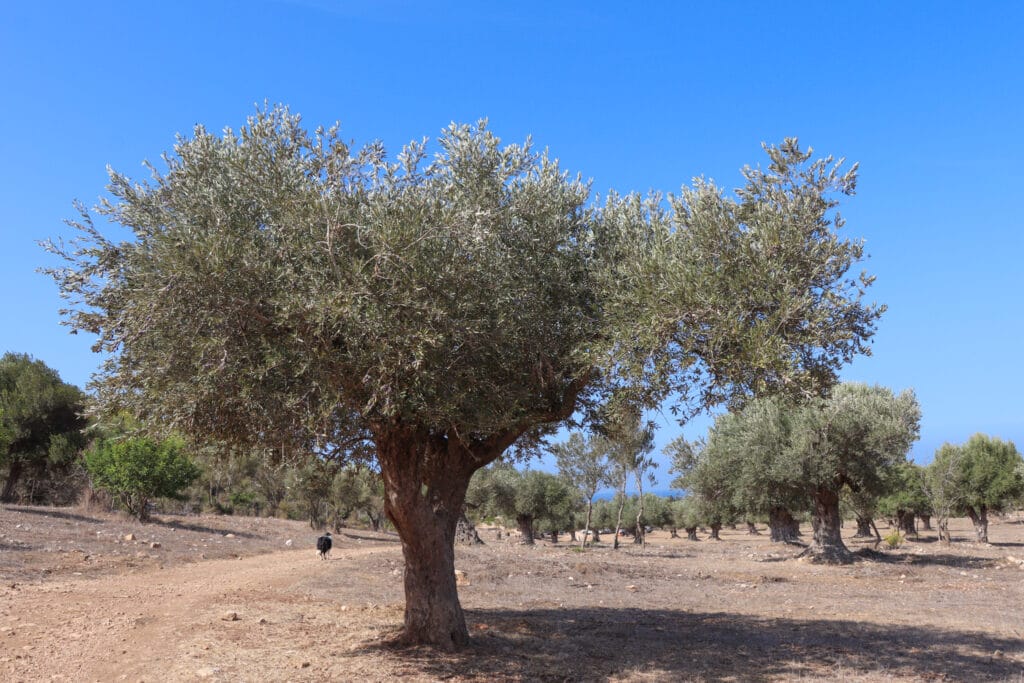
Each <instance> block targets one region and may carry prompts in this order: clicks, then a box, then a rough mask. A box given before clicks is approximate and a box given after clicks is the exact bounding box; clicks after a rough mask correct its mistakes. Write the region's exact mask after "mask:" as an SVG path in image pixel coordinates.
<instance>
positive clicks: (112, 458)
mask: <svg viewBox="0 0 1024 683" xmlns="http://www.w3.org/2000/svg"><path fill="white" fill-rule="evenodd" d="M84 459H85V467H86V469H87V470H88V471H89V476H90V477H92V481H93V485H94V486H96V487H97V488H101V489H104V490H106V491H108V492H109V493H110V494H111V496H113V497H114V498H115V499H117V500H119V501H120V502H121V504H122V505H124V507H125V509H126V510H128V512H129V513H130V514H132V515H133V516H135V517H137V518H138V519H139V520H140V521H143V522H145V521H147V520H148V519H149V504H150V502H151V501H152V500H153V499H155V498H180V497H181V494H182V491H183V490H184V489H185V488H186V487H187V486H188V485H189V484H191V483H192V482H193V481H195V480H196V478H197V477H198V476H199V474H200V471H199V467H198V466H197V465H196V464H195V463H194V462H192V460H191V459H190V458H189V457H188V453H187V451H186V448H185V443H184V442H183V441H182V440H181V439H179V438H174V437H171V438H167V439H162V440H160V441H156V440H154V439H150V438H147V437H144V436H125V437H121V438H109V439H99V440H97V441H95V442H93V443H92V444H91V445H90V446H89V448H88V450H86V452H85V456H84Z"/></svg>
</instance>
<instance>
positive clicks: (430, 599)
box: [375, 429, 486, 650]
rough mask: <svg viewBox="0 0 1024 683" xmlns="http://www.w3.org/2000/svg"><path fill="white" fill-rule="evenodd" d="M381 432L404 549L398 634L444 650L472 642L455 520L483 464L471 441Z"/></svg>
mask: <svg viewBox="0 0 1024 683" xmlns="http://www.w3.org/2000/svg"><path fill="white" fill-rule="evenodd" d="M375 440H376V444H377V457H378V460H379V462H380V466H381V474H382V475H383V478H384V490H385V512H386V513H387V516H388V518H389V519H390V520H391V523H392V524H394V525H395V529H396V530H397V531H398V536H399V538H400V539H401V541H402V555H403V556H404V557H405V622H404V627H403V630H402V634H401V637H400V641H401V642H403V643H407V644H429V645H433V646H435V647H438V648H440V649H443V650H455V649H458V648H460V647H463V646H465V645H468V644H469V631H468V629H467V628H466V618H465V616H464V615H463V613H462V606H461V605H460V604H459V595H458V590H457V589H456V587H455V527H456V525H457V523H458V520H459V517H460V516H461V514H462V510H463V504H464V502H465V498H466V489H467V488H468V487H469V479H470V477H471V476H472V474H473V472H474V470H476V469H477V468H478V467H480V466H482V465H479V464H478V463H479V462H480V461H479V460H476V459H475V458H474V457H473V456H472V454H471V453H470V452H469V451H468V450H467V449H465V448H462V447H459V446H457V445H453V444H451V443H448V442H446V441H445V440H442V439H440V438H438V437H434V436H431V435H429V434H423V433H419V432H415V431H413V430H401V429H394V430H392V431H386V432H383V433H381V432H378V433H376V434H375ZM485 464H486V463H485Z"/></svg>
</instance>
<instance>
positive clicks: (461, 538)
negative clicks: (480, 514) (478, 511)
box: [374, 511, 484, 545]
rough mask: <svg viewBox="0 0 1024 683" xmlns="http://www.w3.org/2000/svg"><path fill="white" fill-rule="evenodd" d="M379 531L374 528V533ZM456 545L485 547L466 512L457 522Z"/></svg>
mask: <svg viewBox="0 0 1024 683" xmlns="http://www.w3.org/2000/svg"><path fill="white" fill-rule="evenodd" d="M376 530H377V529H376V528H374V531H376ZM455 543H456V544H458V545H483V544H484V542H483V539H481V538H480V534H478V533H477V532H476V525H475V524H473V522H471V521H469V517H466V513H465V511H463V513H462V514H461V515H459V519H458V520H457V521H456V522H455Z"/></svg>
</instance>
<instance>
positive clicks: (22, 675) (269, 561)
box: [0, 546, 394, 681]
mask: <svg viewBox="0 0 1024 683" xmlns="http://www.w3.org/2000/svg"><path fill="white" fill-rule="evenodd" d="M382 552H384V553H387V552H392V553H393V552H394V549H393V548H391V547H381V546H376V547H367V548H349V549H346V550H345V551H344V553H339V552H338V551H337V550H336V551H335V554H334V556H333V558H332V560H331V561H329V562H322V561H319V560H316V559H313V557H312V555H313V554H312V553H311V552H310V551H308V550H303V551H286V552H277V553H272V554H268V555H261V556H257V557H248V558H244V559H240V560H215V561H208V562H202V563H198V564H191V565H186V566H180V567H175V568H171V569H165V570H161V569H155V570H147V571H143V572H137V573H131V574H125V575H123V576H121V577H119V578H108V579H107V580H88V579H76V580H71V581H63V582H59V583H48V584H39V585H32V586H26V587H20V586H19V587H15V588H11V587H9V586H8V587H5V588H4V589H3V592H2V594H0V605H2V612H0V679H3V680H5V681H22V680H23V681H37V680H68V681H115V680H129V681H161V680H168V679H174V680H190V679H204V678H205V679H224V680H260V679H263V678H264V675H261V674H265V673H266V672H267V671H274V670H277V671H278V672H279V673H280V674H281V675H280V677H279V679H283V678H287V676H288V674H287V670H288V669H293V670H295V671H296V673H297V674H298V675H299V676H300V677H304V676H302V674H303V673H309V674H312V673H313V671H311V670H310V669H312V668H313V660H314V659H315V656H314V655H315V652H311V649H310V648H309V647H308V645H309V642H314V643H315V642H317V641H318V640H320V639H318V638H316V637H315V635H314V637H312V638H310V640H308V641H307V640H304V639H303V640H299V639H296V638H298V637H299V636H300V634H299V633H295V631H309V630H313V631H315V630H316V621H317V618H318V617H319V616H320V615H322V614H323V612H324V610H323V609H322V607H324V606H323V605H322V604H321V603H320V601H319V600H316V599H315V598H314V597H313V596H311V595H304V594H303V593H302V592H301V591H298V592H297V591H296V590H295V587H296V586H301V585H302V584H303V583H305V582H306V581H311V580H312V581H315V580H317V579H318V578H320V577H324V578H326V577H325V575H329V574H335V573H337V572H339V571H342V570H343V567H344V564H345V561H346V560H347V559H353V558H356V557H361V556H366V555H370V554H373V553H382ZM333 608H336V606H333ZM233 614H234V615H236V616H235V617H234V618H232V615H233ZM282 627H284V628H283V629H282ZM282 630H284V631H289V632H291V633H282ZM302 635H308V634H302ZM289 637H290V638H292V640H289ZM271 641H273V642H274V643H276V645H277V646H279V647H278V648H277V649H278V650H279V651H278V652H276V653H274V652H269V651H267V649H266V648H264V647H260V645H261V643H262V644H264V645H265V644H267V643H269V642H271ZM288 643H290V644H291V645H293V646H294V651H289V650H288V649H287V644H288ZM282 645H284V646H285V647H283V648H282V647H280V646H282ZM225 646H230V647H225ZM250 648H258V649H260V663H259V666H255V667H248V671H247V670H246V669H247V667H246V666H245V661H244V660H245V655H244V653H245V651H246V650H248V649H250ZM314 650H315V648H314ZM229 652H230V654H229ZM318 668H319V667H318ZM304 669H305V670H310V671H303V670H304ZM275 678H278V677H275Z"/></svg>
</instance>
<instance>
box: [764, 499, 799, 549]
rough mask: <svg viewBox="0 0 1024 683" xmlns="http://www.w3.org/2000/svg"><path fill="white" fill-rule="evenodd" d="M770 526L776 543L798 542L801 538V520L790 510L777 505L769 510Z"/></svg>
mask: <svg viewBox="0 0 1024 683" xmlns="http://www.w3.org/2000/svg"><path fill="white" fill-rule="evenodd" d="M768 528H769V529H770V530H771V540H772V541H773V542H775V543H796V542H797V540H798V539H799V538H800V522H798V521H796V519H794V518H793V515H792V514H790V512H789V510H787V509H786V508H784V507H781V506H776V507H773V508H772V509H770V510H769V511H768Z"/></svg>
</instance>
